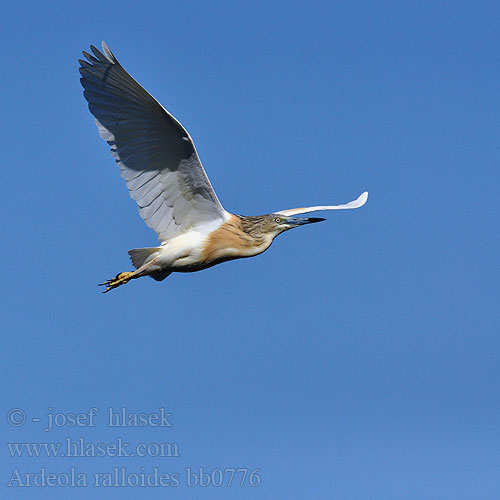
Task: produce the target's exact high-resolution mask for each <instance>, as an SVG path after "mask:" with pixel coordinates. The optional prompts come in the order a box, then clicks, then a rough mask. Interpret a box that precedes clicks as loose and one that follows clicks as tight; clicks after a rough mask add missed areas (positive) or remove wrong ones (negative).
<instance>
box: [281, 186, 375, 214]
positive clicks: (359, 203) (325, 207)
mask: <svg viewBox="0 0 500 500" xmlns="http://www.w3.org/2000/svg"><path fill="white" fill-rule="evenodd" d="M366 200H368V192H367V191H365V192H364V193H362V194H360V195H359V196H358V198H356V199H355V200H354V201H350V202H349V203H345V204H343V205H323V206H317V207H302V208H289V209H288V210H280V211H279V212H274V213H275V214H279V215H285V216H286V217H289V216H292V215H297V214H307V213H308V212H319V211H320V210H349V209H351V208H359V207H362V206H363V205H364V204H365V203H366Z"/></svg>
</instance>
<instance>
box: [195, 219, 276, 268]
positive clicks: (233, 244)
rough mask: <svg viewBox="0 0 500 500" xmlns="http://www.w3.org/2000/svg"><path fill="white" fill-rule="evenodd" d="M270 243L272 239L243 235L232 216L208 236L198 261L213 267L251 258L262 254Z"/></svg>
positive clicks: (237, 222) (236, 220) (237, 221)
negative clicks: (225, 262) (222, 263)
mask: <svg viewBox="0 0 500 500" xmlns="http://www.w3.org/2000/svg"><path fill="white" fill-rule="evenodd" d="M271 242H272V239H268V238H264V237H263V238H254V237H252V236H250V235H249V234H247V233H245V232H244V231H243V229H242V226H241V223H240V221H239V219H238V218H237V217H235V216H234V215H232V216H231V217H230V218H229V220H228V221H227V222H225V223H224V224H222V225H221V226H220V227H219V228H218V229H216V230H215V231H213V232H211V233H210V234H209V235H208V237H207V238H206V240H205V242H204V244H203V248H202V251H201V254H200V260H201V261H202V262H204V263H206V264H208V265H213V263H219V262H224V261H226V260H232V259H239V258H243V257H252V256H254V255H258V254H260V253H262V252H264V250H266V249H267V248H268V247H269V245H270V244H271Z"/></svg>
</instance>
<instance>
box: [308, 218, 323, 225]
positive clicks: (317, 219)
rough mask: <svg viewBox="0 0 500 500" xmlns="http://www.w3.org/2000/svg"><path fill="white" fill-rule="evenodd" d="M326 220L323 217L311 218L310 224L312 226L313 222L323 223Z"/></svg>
mask: <svg viewBox="0 0 500 500" xmlns="http://www.w3.org/2000/svg"><path fill="white" fill-rule="evenodd" d="M324 220H326V219H324V218H323V217H310V218H309V222H310V223H311V224H312V223H313V222H321V221H324Z"/></svg>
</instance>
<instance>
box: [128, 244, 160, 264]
mask: <svg viewBox="0 0 500 500" xmlns="http://www.w3.org/2000/svg"><path fill="white" fill-rule="evenodd" d="M158 250H159V248H158V247H149V248H134V249H132V250H129V252H128V254H129V255H130V260H131V261H132V264H134V267H135V268H136V269H139V268H140V267H142V266H143V265H144V264H145V263H146V261H147V260H148V259H149V258H150V257H151V258H153V256H154V255H155V254H156V253H158Z"/></svg>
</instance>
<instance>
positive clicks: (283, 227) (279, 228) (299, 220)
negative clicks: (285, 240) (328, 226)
mask: <svg viewBox="0 0 500 500" xmlns="http://www.w3.org/2000/svg"><path fill="white" fill-rule="evenodd" d="M269 217H270V219H271V225H272V229H271V231H274V232H276V233H277V234H280V233H282V232H284V231H288V230H289V229H293V228H294V227H299V226H304V225H305V224H312V223H314V222H321V221H323V220H326V219H323V218H322V217H287V216H285V215H281V214H270V215H269Z"/></svg>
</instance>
